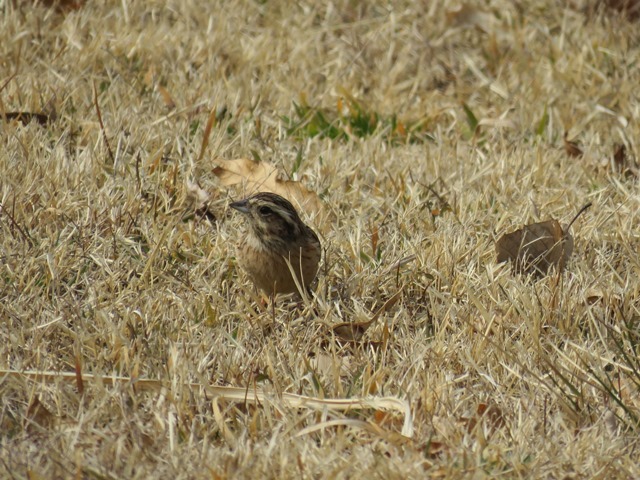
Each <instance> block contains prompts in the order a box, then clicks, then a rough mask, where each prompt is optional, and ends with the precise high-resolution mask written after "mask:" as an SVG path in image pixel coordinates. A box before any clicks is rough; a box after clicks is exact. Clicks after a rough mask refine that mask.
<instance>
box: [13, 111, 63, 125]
mask: <svg viewBox="0 0 640 480" xmlns="http://www.w3.org/2000/svg"><path fill="white" fill-rule="evenodd" d="M0 119H4V120H5V121H11V120H16V121H18V122H22V124H23V125H27V124H28V123H30V122H31V120H35V121H36V122H37V123H39V124H40V125H46V124H47V123H49V122H50V121H52V120H54V118H52V116H51V115H47V114H45V113H34V112H7V113H4V114H2V113H0Z"/></svg>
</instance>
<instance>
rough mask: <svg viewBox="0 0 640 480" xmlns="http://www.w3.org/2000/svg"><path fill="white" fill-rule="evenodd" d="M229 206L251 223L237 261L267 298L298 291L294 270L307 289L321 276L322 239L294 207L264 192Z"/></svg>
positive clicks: (238, 252) (239, 245)
mask: <svg viewBox="0 0 640 480" xmlns="http://www.w3.org/2000/svg"><path fill="white" fill-rule="evenodd" d="M229 206H230V207H231V208H235V209H236V210H238V211H239V212H242V213H244V214H245V215H246V216H247V219H248V220H249V230H248V231H247V232H246V235H245V236H244V237H243V238H242V239H241V240H240V242H239V243H238V248H237V259H238V263H239V264H240V266H241V267H242V269H243V270H244V271H245V272H247V274H248V275H249V278H251V280H252V281H253V283H255V285H256V286H257V287H258V288H260V289H261V290H263V291H264V292H265V293H267V294H268V295H271V294H275V293H292V292H298V287H297V286H296V282H295V280H294V278H293V276H292V275H291V272H292V271H293V272H295V276H296V278H297V280H298V283H299V284H300V287H302V288H303V289H307V288H308V287H309V285H310V284H311V282H313V280H314V279H315V278H316V273H318V264H319V263H320V257H321V249H320V240H319V239H318V236H317V235H316V233H315V232H314V231H313V230H312V229H311V228H309V227H308V226H307V225H305V224H304V223H303V222H302V220H301V219H300V216H299V215H298V212H297V211H296V209H295V208H294V207H293V205H291V203H290V202H289V201H288V200H287V199H285V198H283V197H281V196H280V195H276V194H274V193H266V192H261V193H257V194H255V195H253V196H251V197H249V198H246V199H244V200H240V201H238V202H233V203H231V204H230V205H229ZM289 264H290V265H291V267H289Z"/></svg>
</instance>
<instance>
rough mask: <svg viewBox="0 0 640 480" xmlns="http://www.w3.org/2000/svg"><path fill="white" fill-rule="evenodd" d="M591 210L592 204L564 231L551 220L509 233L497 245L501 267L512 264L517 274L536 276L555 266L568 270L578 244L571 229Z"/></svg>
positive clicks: (579, 213) (580, 212) (585, 207)
mask: <svg viewBox="0 0 640 480" xmlns="http://www.w3.org/2000/svg"><path fill="white" fill-rule="evenodd" d="M590 206H591V203H588V204H587V205H585V206H584V207H582V208H581V209H580V211H579V212H578V213H577V214H576V216H575V217H574V218H573V220H571V222H570V223H569V225H567V226H566V227H564V228H562V226H561V225H560V223H559V222H558V221H557V220H554V219H551V220H547V221H546V222H540V223H532V224H530V225H525V226H524V227H522V228H520V229H518V230H516V231H515V232H511V233H505V234H504V235H502V237H500V238H499V239H498V241H497V242H496V254H497V261H498V263H501V262H506V261H510V262H511V263H512V264H513V266H514V269H515V271H516V272H517V273H532V274H535V275H544V274H546V273H547V272H548V271H549V268H551V267H552V266H556V267H557V268H558V270H559V271H562V270H564V268H565V266H566V264H567V261H568V260H569V257H570V256H571V254H572V253H573V243H574V242H573V236H572V235H571V234H570V233H569V228H570V227H571V225H572V224H573V222H574V221H575V220H576V218H578V216H580V215H581V214H582V213H583V212H584V211H585V210H586V209H587V208H589V207H590Z"/></svg>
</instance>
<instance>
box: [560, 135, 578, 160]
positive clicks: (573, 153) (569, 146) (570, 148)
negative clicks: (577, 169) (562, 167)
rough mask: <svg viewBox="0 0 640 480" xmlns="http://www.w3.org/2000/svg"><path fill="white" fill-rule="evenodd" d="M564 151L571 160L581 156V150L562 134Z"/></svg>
mask: <svg viewBox="0 0 640 480" xmlns="http://www.w3.org/2000/svg"><path fill="white" fill-rule="evenodd" d="M564 151H565V152H567V155H569V156H570V157H573V158H578V157H581V156H582V150H581V149H580V147H579V146H578V144H577V143H576V142H572V141H570V140H568V138H567V132H564Z"/></svg>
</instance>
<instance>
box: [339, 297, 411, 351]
mask: <svg viewBox="0 0 640 480" xmlns="http://www.w3.org/2000/svg"><path fill="white" fill-rule="evenodd" d="M403 289H404V287H401V288H400V290H398V292H397V293H396V294H395V295H394V296H393V297H391V298H390V299H389V300H387V301H386V302H384V305H382V306H381V307H380V308H379V309H378V310H377V311H376V313H374V314H373V316H372V317H371V319H370V320H367V321H366V322H344V323H339V324H338V325H335V326H334V327H333V328H332V329H331V330H332V331H333V333H334V334H335V335H336V336H337V337H338V338H339V339H340V340H344V341H347V342H358V341H359V340H360V339H361V338H362V336H363V335H364V334H365V333H366V331H367V330H368V329H369V327H370V326H371V325H372V324H373V323H374V322H375V321H376V320H378V318H380V315H382V314H383V313H384V312H386V311H387V310H389V309H390V308H391V307H392V306H394V305H395V304H396V302H397V301H398V299H399V298H400V295H401V294H402V290H403Z"/></svg>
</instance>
